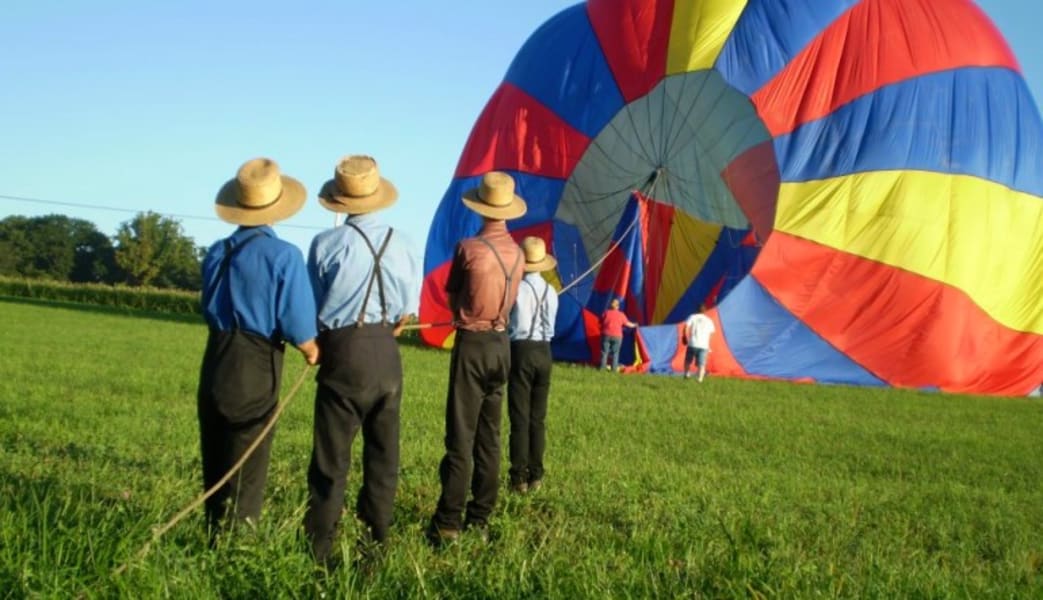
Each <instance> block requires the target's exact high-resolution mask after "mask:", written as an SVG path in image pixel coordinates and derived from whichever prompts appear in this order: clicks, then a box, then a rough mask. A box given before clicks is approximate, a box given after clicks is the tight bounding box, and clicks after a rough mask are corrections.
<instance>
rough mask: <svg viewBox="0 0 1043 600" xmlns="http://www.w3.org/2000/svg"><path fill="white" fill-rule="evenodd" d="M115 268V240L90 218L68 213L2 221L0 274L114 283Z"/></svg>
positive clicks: (0, 224)
mask: <svg viewBox="0 0 1043 600" xmlns="http://www.w3.org/2000/svg"><path fill="white" fill-rule="evenodd" d="M114 267H115V263H114V255H113V250H112V243H111V242H110V241H109V238H108V237H107V236H105V235H104V234H102V233H101V232H100V231H98V229H97V227H95V226H94V224H93V223H91V222H90V221H84V220H82V219H73V218H70V217H66V216H65V215H45V216H42V217H31V218H29V217H22V216H12V217H8V218H6V219H4V220H3V221H0V274H5V275H20V276H23V277H45V278H48V279H56V280H59V281H80V282H83V281H90V282H111V281H112V278H113V275H114V270H115V269H114Z"/></svg>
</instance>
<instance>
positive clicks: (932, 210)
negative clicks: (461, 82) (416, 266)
mask: <svg viewBox="0 0 1043 600" xmlns="http://www.w3.org/2000/svg"><path fill="white" fill-rule="evenodd" d="M1040 156H1043V122H1041V119H1040V115H1039V111H1038V109H1037V108H1036V106H1035V103H1034V102H1033V99H1032V97H1031V94H1030V92H1029V90H1028V88H1027V86H1026V84H1025V82H1024V80H1023V79H1022V77H1021V75H1020V72H1019V67H1018V64H1017V62H1016V60H1015V58H1014V56H1013V55H1012V53H1011V51H1010V50H1009V48H1008V47H1007V45H1006V43H1005V42H1004V40H1003V39H1002V37H1001V35H1000V34H999V32H998V31H997V30H996V29H995V27H994V26H993V25H992V24H991V22H990V21H989V19H988V18H987V17H986V15H985V14H984V13H982V12H981V10H980V9H978V8H977V7H976V6H975V5H974V4H973V3H972V2H971V1H969V0H823V1H819V2H809V1H807V0H745V1H744V0H691V1H688V2H675V1H672V0H658V1H657V0H590V1H589V2H586V3H584V4H580V5H577V6H574V7H572V8H569V9H567V10H565V11H563V12H561V13H560V14H558V15H557V16H555V17H553V18H552V19H551V20H549V21H548V22H547V23H545V24H544V25H543V26H541V27H540V28H539V29H538V30H537V31H536V32H535V33H534V34H533V35H532V36H531V37H530V39H529V40H528V41H527V42H526V43H525V45H524V46H523V48H522V49H521V51H520V52H519V53H518V55H517V56H516V58H515V59H514V61H513V63H512V64H511V65H510V67H509V68H508V70H507V75H506V77H505V78H504V80H503V82H502V83H501V85H500V86H499V88H498V89H497V90H496V92H495V93H494V94H493V96H492V98H491V99H490V100H489V102H488V104H487V105H486V107H485V109H484V110H483V111H482V113H481V115H480V116H479V118H478V121H477V122H476V123H475V125H474V128H473V130H472V132H471V135H470V137H469V139H468V141H467V144H466V147H465V148H464V151H463V154H462V156H461V157H460V161H459V164H458V166H457V169H456V173H455V176H454V178H453V179H452V181H451V182H450V184H449V188H448V190H447V191H446V193H445V196H444V197H443V199H442V202H441V204H440V205H439V207H438V209H437V211H436V214H435V217H434V220H433V223H432V225H431V230H430V234H429V237H428V241H427V248H426V256H425V281H424V290H423V297H422V302H421V319H422V320H423V321H426V322H436V323H438V322H445V321H448V320H449V318H450V314H449V311H448V308H447V307H446V298H445V293H444V291H443V290H442V286H443V285H444V281H445V276H446V273H447V271H448V267H449V262H450V258H451V256H452V251H453V248H454V245H455V243H456V242H457V241H458V240H459V239H461V238H463V237H467V236H469V235H472V234H474V233H475V232H476V231H477V230H478V228H479V225H480V224H479V222H478V219H477V217H476V216H474V215H473V214H471V213H470V212H469V211H467V210H466V209H465V208H464V207H463V205H462V204H461V202H460V196H461V195H462V193H463V192H464V191H465V190H466V189H468V188H469V187H473V186H474V185H475V183H476V181H477V180H478V178H479V177H480V176H481V174H482V173H484V172H486V171H490V170H502V171H506V172H509V173H511V174H512V175H513V176H514V177H515V179H516V181H517V184H518V190H519V193H520V194H521V195H522V196H524V197H525V198H526V199H527V200H528V202H529V212H528V214H527V215H526V216H525V217H524V218H523V219H521V220H520V221H519V222H512V223H511V224H510V226H511V229H512V233H514V234H515V235H517V236H518V238H519V239H520V238H521V237H522V236H526V235H537V236H540V237H542V238H544V240H545V241H546V242H547V245H548V248H549V249H550V250H551V251H552V252H553V253H554V254H555V255H556V256H557V258H558V270H557V272H556V273H553V274H552V275H551V279H552V280H553V281H552V283H553V284H554V285H555V286H556V287H557V288H558V289H562V290H563V293H562V295H561V303H560V308H559V314H558V320H557V334H556V335H557V337H556V339H555V341H554V344H553V350H554V354H555V357H556V358H557V359H560V360H570V361H591V360H594V359H596V358H597V353H598V352H599V348H598V346H597V343H596V342H597V338H598V324H597V315H599V314H600V313H601V311H602V310H603V308H604V307H605V305H606V304H607V303H608V302H609V301H610V300H611V299H612V298H617V299H620V300H621V302H622V304H623V307H624V309H625V311H626V312H627V314H628V315H629V317H630V318H631V319H634V320H637V321H638V322H639V323H641V325H642V327H640V328H639V329H638V330H637V333H636V334H635V335H634V339H633V340H629V344H628V346H629V349H630V350H631V352H630V356H629V357H627V356H626V354H627V353H626V352H624V358H625V359H627V360H629V361H630V363H631V364H633V365H634V366H633V370H639V371H649V372H676V371H677V370H678V369H679V367H680V362H681V355H682V354H683V348H681V343H680V333H679V325H678V323H679V322H681V321H683V320H684V318H685V317H686V316H687V315H689V314H690V313H692V312H694V310H696V308H697V307H698V306H699V305H700V304H701V303H703V302H707V303H708V304H710V305H713V306H715V308H714V309H713V310H712V311H711V313H710V314H711V317H712V318H713V319H714V321H715V324H716V326H717V331H718V332H719V333H718V335H715V336H714V338H713V342H712V346H711V351H712V352H711V359H710V372H711V373H716V374H723V375H730V376H739V377H754V378H771V379H790V380H801V381H809V382H819V383H844V384H856V385H868V386H893V387H903V388H916V389H931V390H941V391H946V392H968V393H983V394H1002V395H1023V394H1027V393H1029V392H1030V391H1032V390H1034V389H1036V388H1037V387H1038V386H1039V384H1040V382H1041V381H1043V335H1041V334H1043V276H1041V275H1043V235H1041V228H1043V214H1041V210H1043V168H1041V163H1040V159H1039V157H1040ZM423 336H424V340H425V341H426V342H427V343H429V344H432V345H437V346H447V345H449V344H451V343H452V339H453V334H452V329H451V328H448V327H435V328H432V329H429V330H426V331H424V332H423Z"/></svg>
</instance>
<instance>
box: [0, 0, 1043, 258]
mask: <svg viewBox="0 0 1043 600" xmlns="http://www.w3.org/2000/svg"><path fill="white" fill-rule="evenodd" d="M572 4H575V2H574V1H572V0H525V1H524V2H511V3H505V2H496V1H492V2H491V1H489V0H454V1H453V2H448V3H445V2H433V1H430V0H398V1H395V2H386V3H378V2H347V1H340V2H334V1H313V0H302V1H301V2H295V3H288V2H282V3H276V2H266V1H254V2H249V3H247V2H240V1H238V0H236V1H232V2H223V1H222V2H218V1H214V0H209V1H203V0H182V1H179V2H157V1H148V0H94V1H91V2H87V1H83V0H63V1H61V2H59V1H57V0H4V1H3V3H2V5H0V85H2V86H3V89H2V90H0V140H2V141H0V196H17V197H28V198H36V199H42V200H47V201H53V202H69V203H81V204H92V205H100V206H106V207H115V208H120V209H124V210H126V211H134V212H136V211H144V210H153V211H156V212H161V213H165V214H173V215H180V216H183V217H184V218H181V221H182V224H183V225H184V227H185V230H186V232H187V233H188V234H189V235H191V236H192V237H193V238H195V240H196V242H197V243H198V244H209V243H211V242H213V241H214V240H216V239H218V238H220V237H223V236H225V235H227V234H228V232H229V231H230V230H231V227H230V226H228V225H226V224H224V223H222V222H220V221H217V220H216V218H215V217H214V213H213V209H212V203H213V197H214V193H215V192H216V190H217V189H218V187H220V185H221V184H222V183H224V181H225V180H227V179H228V178H230V177H232V176H233V175H234V174H235V170H236V169H237V168H238V166H239V165H240V164H241V163H242V162H243V161H245V160H246V159H248V158H251V157H254V156H270V157H272V158H274V159H276V160H277V161H278V162H279V163H280V165H281V166H282V168H283V170H284V172H286V173H287V174H289V175H292V176H294V177H297V178H298V179H300V180H301V181H302V182H303V183H304V184H305V185H306V186H307V187H308V189H309V194H310V196H311V198H310V199H309V202H308V204H307V206H306V208H305V209H303V210H302V211H301V212H300V213H298V215H297V216H296V217H294V218H293V219H292V220H290V221H288V222H287V224H289V225H292V226H293V227H286V226H280V227H279V228H278V231H279V233H280V235H281V236H282V237H284V238H286V239H289V240H290V241H292V242H294V243H296V244H298V245H300V246H301V247H302V248H306V247H307V244H308V243H309V242H310V240H311V238H312V237H313V236H314V234H315V233H317V231H318V230H319V229H321V228H324V227H329V226H330V225H332V223H333V216H332V214H331V213H329V212H327V211H325V210H324V209H323V208H322V207H321V206H320V205H319V204H318V202H317V201H315V200H314V192H315V191H317V190H318V188H319V186H320V185H321V184H322V182H323V181H325V180H326V179H328V178H329V177H330V175H331V174H332V172H333V167H334V165H335V163H336V161H337V159H338V158H339V157H341V156H342V155H345V154H350V153H368V154H371V155H373V156H375V157H376V158H377V160H378V161H379V162H380V166H381V170H382V171H383V173H384V175H385V176H386V177H388V178H390V179H391V180H393V181H394V182H395V184H396V185H397V186H398V188H399V191H400V199H399V202H398V203H397V204H396V205H395V206H394V207H392V208H391V209H389V210H387V211H385V213H384V218H385V220H387V221H388V222H389V223H391V224H392V225H394V226H395V227H396V228H399V229H400V230H402V231H404V232H405V233H406V234H408V235H409V236H410V237H411V238H412V240H413V243H414V245H415V246H416V247H417V250H418V251H419V252H422V251H423V246H424V243H425V241H426V237H427V229H428V225H429V223H430V220H431V216H432V215H433V214H434V210H435V207H436V205H437V204H438V202H439V201H440V200H441V197H442V195H443V193H444V191H445V189H446V186H447V185H448V183H449V180H450V178H451V177H452V173H453V169H454V168H455V166H456V161H457V158H458V157H459V154H460V151H461V149H462V147H463V144H464V142H465V141H466V138H467V135H468V133H469V132H470V129H471V125H472V124H473V123H474V120H475V118H476V117H477V116H478V114H479V112H480V111H481V109H482V107H483V106H484V104H485V102H486V100H487V99H488V98H489V96H490V95H491V94H492V92H493V91H494V90H495V88H496V86H497V85H498V84H499V82H500V80H501V79H502V78H503V75H504V73H505V72H506V70H507V66H508V65H509V64H510V61H511V59H512V58H513V56H514V54H515V53H516V52H517V50H518V49H519V48H520V47H521V45H522V43H523V42H524V41H525V39H526V38H527V37H528V35H529V34H530V33H531V32H532V31H533V30H535V28H536V27H538V26H539V25H540V24H541V23H542V22H543V21H545V20H547V19H548V18H550V17H551V16H553V15H554V14H555V13H557V12H558V11H559V10H561V9H563V8H565V7H567V6H571V5H572ZM979 5H980V6H981V7H982V8H983V9H984V10H985V11H986V12H987V13H988V14H989V16H990V17H991V18H992V19H993V21H994V22H995V23H996V24H997V26H998V27H999V29H1000V30H1001V31H1002V32H1003V34H1004V36H1005V37H1006V38H1007V41H1008V43H1009V44H1010V45H1011V47H1012V48H1013V50H1014V53H1015V54H1016V55H1017V57H1018V60H1019V61H1020V62H1021V66H1022V70H1023V72H1024V75H1025V79H1026V80H1027V81H1028V84H1029V87H1030V88H1031V89H1032V93H1033V95H1034V96H1035V98H1036V99H1037V102H1039V99H1040V98H1043V39H1041V38H1043V36H1041V35H1040V32H1039V24H1040V23H1041V22H1043V3H1041V2H1040V0H984V1H981V2H979ZM55 212H58V213H63V214H67V215H69V216H72V217H77V218H83V219H87V220H90V221H93V222H94V223H96V224H97V225H98V227H99V229H100V230H101V231H102V232H104V233H106V234H109V235H112V234H113V233H115V231H116V229H117V227H118V225H119V223H121V222H123V221H126V220H128V219H130V218H131V217H132V216H133V212H118V211H108V210H97V209H87V208H75V207H67V206H55V205H46V204H38V203H31V202H24V201H19V200H11V199H7V198H0V218H2V217H5V216H8V215H12V214H22V215H40V214H48V213H55ZM193 216H195V217H199V218H188V217H193Z"/></svg>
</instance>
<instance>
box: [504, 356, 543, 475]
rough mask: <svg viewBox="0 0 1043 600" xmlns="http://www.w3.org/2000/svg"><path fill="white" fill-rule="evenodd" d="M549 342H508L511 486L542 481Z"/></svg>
mask: <svg viewBox="0 0 1043 600" xmlns="http://www.w3.org/2000/svg"><path fill="white" fill-rule="evenodd" d="M552 365H553V361H552V359H551V352H550V343H549V342H534V341H527V340H521V341H515V342H511V375H510V379H509V381H508V382H507V416H508V417H510V419H511V441H510V448H511V470H510V477H511V483H512V484H516V483H523V482H524V483H528V482H530V481H536V480H537V479H543V451H544V449H545V448H546V446H547V428H546V424H545V421H546V418H547V396H548V394H549V393H550V372H551V366H552Z"/></svg>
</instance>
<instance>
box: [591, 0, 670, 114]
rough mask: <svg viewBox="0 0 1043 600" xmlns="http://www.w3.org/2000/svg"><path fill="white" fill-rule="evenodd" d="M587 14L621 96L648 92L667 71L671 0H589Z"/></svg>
mask: <svg viewBox="0 0 1043 600" xmlns="http://www.w3.org/2000/svg"><path fill="white" fill-rule="evenodd" d="M587 14H588V15H589V16H590V22H591V23H592V24H593V26H594V31H595V33H596V34H597V36H598V40H599V41H600V43H601V49H602V51H603V52H604V53H605V58H606V59H608V64H609V67H610V68H611V69H612V74H613V75H614V76H615V78H616V82H617V83H618V84H619V89H620V90H621V91H622V92H623V98H624V99H625V100H626V101H627V102H632V101H634V100H636V99H638V98H640V97H641V96H644V95H645V94H647V93H648V92H649V91H651V90H652V88H653V87H655V85H656V84H657V83H659V80H660V79H662V78H663V76H664V75H665V74H666V57H667V50H668V46H669V43H670V27H671V22H672V19H673V14H674V0H660V1H658V2H620V1H619V0H589V1H588V2H587Z"/></svg>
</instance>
